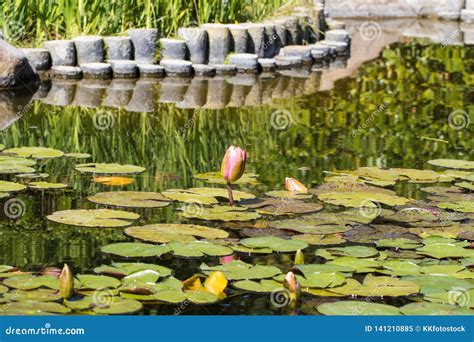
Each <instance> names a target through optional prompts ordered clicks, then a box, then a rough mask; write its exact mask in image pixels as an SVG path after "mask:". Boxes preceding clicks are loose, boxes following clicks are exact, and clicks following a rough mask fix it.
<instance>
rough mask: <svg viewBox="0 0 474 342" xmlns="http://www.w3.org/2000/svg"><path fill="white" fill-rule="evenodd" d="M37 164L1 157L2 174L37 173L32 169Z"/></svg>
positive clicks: (16, 158)
mask: <svg viewBox="0 0 474 342" xmlns="http://www.w3.org/2000/svg"><path fill="white" fill-rule="evenodd" d="M35 164H36V161H34V160H32V159H27V158H20V157H14V156H6V155H0V174H13V173H29V172H35V169H33V168H32V167H31V166H33V165H35Z"/></svg>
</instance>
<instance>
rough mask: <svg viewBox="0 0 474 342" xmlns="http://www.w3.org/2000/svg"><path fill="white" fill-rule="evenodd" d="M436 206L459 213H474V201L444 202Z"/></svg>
mask: <svg viewBox="0 0 474 342" xmlns="http://www.w3.org/2000/svg"><path fill="white" fill-rule="evenodd" d="M438 207H440V208H443V209H451V210H454V211H459V212H461V213H474V201H460V202H444V203H439V204H438Z"/></svg>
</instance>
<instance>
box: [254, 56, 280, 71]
mask: <svg viewBox="0 0 474 342" xmlns="http://www.w3.org/2000/svg"><path fill="white" fill-rule="evenodd" d="M258 64H260V68H261V69H262V72H271V71H274V70H275V69H276V64H275V59H273V58H259V59H258Z"/></svg>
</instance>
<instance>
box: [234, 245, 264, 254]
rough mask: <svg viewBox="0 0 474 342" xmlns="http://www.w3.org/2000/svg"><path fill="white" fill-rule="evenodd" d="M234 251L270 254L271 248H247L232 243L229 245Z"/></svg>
mask: <svg viewBox="0 0 474 342" xmlns="http://www.w3.org/2000/svg"><path fill="white" fill-rule="evenodd" d="M230 247H231V248H232V249H233V250H234V251H236V252H238V253H246V254H247V253H248V254H270V253H273V250H272V249H271V248H249V247H245V246H241V245H232V246H230Z"/></svg>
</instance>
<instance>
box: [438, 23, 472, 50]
mask: <svg viewBox="0 0 474 342" xmlns="http://www.w3.org/2000/svg"><path fill="white" fill-rule="evenodd" d="M473 22H474V17H469V18H467V19H466V20H464V21H463V22H461V24H459V29H457V30H454V31H453V32H452V33H451V34H450V35H449V36H448V37H447V38H446V39H445V40H443V42H442V43H441V47H442V48H443V49H444V48H446V47H447V46H449V45H452V44H453V42H455V41H456V38H457V37H458V36H459V35H460V34H461V32H462V31H464V27H467V26H468V25H470V24H472V23H473Z"/></svg>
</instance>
